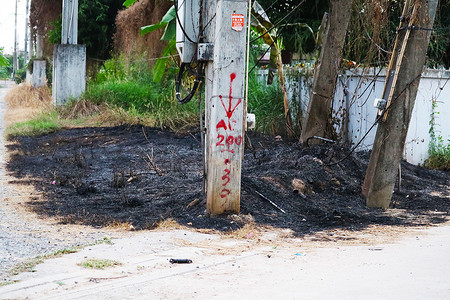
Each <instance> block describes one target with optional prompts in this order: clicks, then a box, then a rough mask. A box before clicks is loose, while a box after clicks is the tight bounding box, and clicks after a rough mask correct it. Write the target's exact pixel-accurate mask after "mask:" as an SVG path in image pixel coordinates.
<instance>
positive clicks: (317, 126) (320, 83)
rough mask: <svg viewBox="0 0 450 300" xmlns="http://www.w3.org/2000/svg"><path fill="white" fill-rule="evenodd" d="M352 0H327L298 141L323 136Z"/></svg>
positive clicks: (303, 141) (328, 116)
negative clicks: (322, 29)
mask: <svg viewBox="0 0 450 300" xmlns="http://www.w3.org/2000/svg"><path fill="white" fill-rule="evenodd" d="M352 3H353V1H348V0H331V1H330V14H329V15H328V21H327V27H326V30H325V33H324V37H323V45H322V50H321V51H320V57H319V60H318V61H317V62H316V69H315V71H314V80H313V89H312V93H311V96H310V100H309V104H308V112H307V114H306V118H305V121H304V122H303V124H302V133H301V136H300V142H301V143H305V142H306V141H307V140H308V138H310V137H312V136H320V137H325V135H326V130H327V127H328V123H329V118H330V106H331V100H332V99H333V94H334V89H335V87H336V81H337V76H338V71H339V66H340V63H341V60H342V49H343V47H344V42H345V35H346V34H347V27H348V23H349V20H350V15H351V11H352Z"/></svg>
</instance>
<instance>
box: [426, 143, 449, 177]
mask: <svg viewBox="0 0 450 300" xmlns="http://www.w3.org/2000/svg"><path fill="white" fill-rule="evenodd" d="M428 154H429V157H428V158H427V159H426V160H425V167H427V168H429V169H437V170H446V171H449V170H450V139H448V140H447V142H445V141H444V139H443V138H442V136H438V137H436V138H435V139H434V140H433V141H432V142H431V144H430V149H429V150H428Z"/></svg>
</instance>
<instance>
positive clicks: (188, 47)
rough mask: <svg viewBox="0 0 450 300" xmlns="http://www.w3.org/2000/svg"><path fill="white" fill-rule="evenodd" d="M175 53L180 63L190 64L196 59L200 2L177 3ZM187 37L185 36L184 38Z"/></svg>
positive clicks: (182, 0) (182, 1) (180, 1)
mask: <svg viewBox="0 0 450 300" xmlns="http://www.w3.org/2000/svg"><path fill="white" fill-rule="evenodd" d="M176 8H177V15H178V16H177V34H176V39H177V51H178V54H179V55H180V58H181V62H183V63H190V62H193V61H195V60H196V59H197V46H196V44H197V43H198V36H199V31H200V29H199V26H200V25H199V24H200V0H178V1H177V7H176ZM186 35H187V36H186Z"/></svg>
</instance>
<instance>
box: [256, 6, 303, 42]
mask: <svg viewBox="0 0 450 300" xmlns="http://www.w3.org/2000/svg"><path fill="white" fill-rule="evenodd" d="M305 1H306V0H302V1H301V2H300V3H299V4H297V6H295V7H294V9H292V10H291V11H290V12H288V14H287V15H285V16H284V17H283V18H281V20H279V21H278V22H277V23H276V24H275V25H273V26H272V27H271V28H270V29H267V30H266V32H264V33H263V34H261V35H260V36H258V37H257V38H254V39H253V40H251V41H250V43H253V42H255V41H256V40H258V39H260V38H262V37H263V36H265V35H266V34H267V33H269V32H270V31H271V30H273V29H275V28H278V27H279V26H280V24H281V22H283V21H284V20H286V19H287V18H288V17H290V16H292V14H293V13H294V12H295V11H296V10H297V9H298V8H299V7H300V6H301V5H302V4H303V3H304V2H305ZM287 23H289V22H287ZM285 24H286V23H285ZM285 24H283V25H285Z"/></svg>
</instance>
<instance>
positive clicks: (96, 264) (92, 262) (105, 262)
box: [78, 258, 122, 270]
mask: <svg viewBox="0 0 450 300" xmlns="http://www.w3.org/2000/svg"><path fill="white" fill-rule="evenodd" d="M78 265H79V266H82V267H83V268H86V269H96V270H104V269H105V268H110V267H115V266H120V265H122V264H121V263H120V262H118V261H115V260H111V259H97V258H90V259H87V260H85V261H83V262H82V263H79V264H78Z"/></svg>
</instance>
